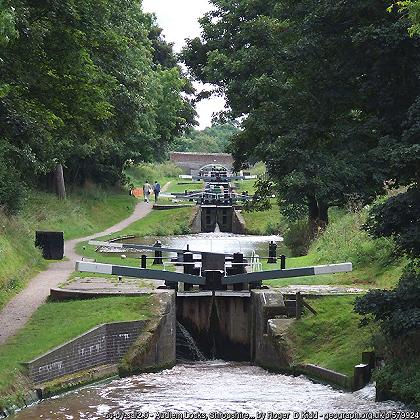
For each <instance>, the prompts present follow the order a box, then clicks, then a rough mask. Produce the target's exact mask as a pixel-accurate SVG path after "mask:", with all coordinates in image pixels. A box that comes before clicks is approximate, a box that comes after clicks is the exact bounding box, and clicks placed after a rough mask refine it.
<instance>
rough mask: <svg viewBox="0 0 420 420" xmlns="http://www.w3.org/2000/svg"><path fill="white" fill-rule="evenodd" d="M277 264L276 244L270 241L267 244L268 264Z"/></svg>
mask: <svg viewBox="0 0 420 420" xmlns="http://www.w3.org/2000/svg"><path fill="white" fill-rule="evenodd" d="M276 262H277V244H276V243H275V242H274V241H271V242H270V243H269V244H268V261H267V263H268V264H275V263H276Z"/></svg>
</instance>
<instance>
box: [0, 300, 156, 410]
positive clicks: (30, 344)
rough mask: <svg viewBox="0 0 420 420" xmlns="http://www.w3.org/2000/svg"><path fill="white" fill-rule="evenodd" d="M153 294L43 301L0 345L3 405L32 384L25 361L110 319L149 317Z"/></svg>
mask: <svg viewBox="0 0 420 420" xmlns="http://www.w3.org/2000/svg"><path fill="white" fill-rule="evenodd" d="M151 300H152V298H151V296H136V297H109V298H100V299H93V300H72V301H67V302H50V303H46V304H44V305H42V306H41V307H40V308H39V309H38V310H37V311H36V312H35V313H34V315H33V316H32V318H31V319H30V321H29V322H28V323H27V324H26V325H25V327H23V328H22V329H21V330H20V331H19V332H18V333H17V334H16V335H15V336H14V337H12V338H10V339H9V340H8V341H7V342H6V343H5V344H4V345H2V346H0V408H1V407H4V406H6V405H10V403H11V402H13V401H14V400H15V399H18V398H19V395H21V394H22V387H24V388H25V387H28V384H27V383H26V381H25V378H24V376H23V375H22V368H21V365H20V363H21V362H28V361H30V360H32V359H33V358H35V357H38V356H40V355H42V354H43V353H45V352H47V351H49V350H51V349H52V348H54V347H56V346H58V345H61V344H63V343H65V342H66V341H68V340H71V339H73V338H75V337H77V336H79V335H80V334H82V333H84V332H86V331H88V330H90V329H91V328H94V327H95V326H97V325H99V324H103V323H107V322H117V321H133V320H138V319H148V318H150V317H151V316H152V315H153V314H152V305H151V303H152V302H151Z"/></svg>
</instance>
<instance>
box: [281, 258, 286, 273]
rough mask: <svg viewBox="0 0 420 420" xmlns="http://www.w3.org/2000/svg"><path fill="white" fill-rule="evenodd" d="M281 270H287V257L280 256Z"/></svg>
mask: <svg viewBox="0 0 420 420" xmlns="http://www.w3.org/2000/svg"><path fill="white" fill-rule="evenodd" d="M280 268H281V269H282V270H284V269H285V268H286V255H281V256H280Z"/></svg>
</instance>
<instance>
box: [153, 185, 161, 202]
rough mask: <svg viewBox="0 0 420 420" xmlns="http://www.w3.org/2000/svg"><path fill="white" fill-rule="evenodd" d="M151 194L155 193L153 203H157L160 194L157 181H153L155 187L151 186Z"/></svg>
mask: <svg viewBox="0 0 420 420" xmlns="http://www.w3.org/2000/svg"><path fill="white" fill-rule="evenodd" d="M153 192H154V193H155V203H157V201H158V199H159V194H160V184H159V182H157V181H155V185H154V186H153Z"/></svg>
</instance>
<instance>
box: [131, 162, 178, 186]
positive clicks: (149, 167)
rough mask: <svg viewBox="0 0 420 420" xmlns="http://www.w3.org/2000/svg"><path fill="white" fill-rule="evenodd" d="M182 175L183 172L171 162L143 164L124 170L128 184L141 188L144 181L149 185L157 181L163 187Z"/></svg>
mask: <svg viewBox="0 0 420 420" xmlns="http://www.w3.org/2000/svg"><path fill="white" fill-rule="evenodd" d="M182 173H183V170H182V169H181V168H180V167H179V166H177V165H175V164H174V163H172V162H163V163H158V164H156V163H143V164H141V165H136V166H131V167H129V168H127V169H126V170H125V174H126V176H127V177H128V179H129V181H130V183H131V184H133V185H134V186H136V187H142V186H143V184H144V183H145V182H146V180H147V181H149V183H150V184H153V183H154V182H155V181H159V183H160V185H161V186H162V187H163V186H164V185H165V184H166V183H167V182H169V181H172V180H174V179H178V176H179V175H181V174H182Z"/></svg>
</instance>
